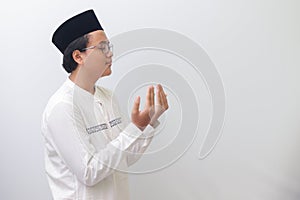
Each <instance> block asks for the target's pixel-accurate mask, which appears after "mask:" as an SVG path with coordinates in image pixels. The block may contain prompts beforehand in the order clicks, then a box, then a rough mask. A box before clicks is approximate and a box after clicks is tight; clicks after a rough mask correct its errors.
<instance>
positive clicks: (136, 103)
mask: <svg viewBox="0 0 300 200" xmlns="http://www.w3.org/2000/svg"><path fill="white" fill-rule="evenodd" d="M140 100H141V98H140V96H137V97H136V98H135V101H134V105H133V108H132V113H138V112H139V109H140Z"/></svg>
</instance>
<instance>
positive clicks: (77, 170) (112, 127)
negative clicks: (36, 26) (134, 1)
mask: <svg viewBox="0 0 300 200" xmlns="http://www.w3.org/2000/svg"><path fill="white" fill-rule="evenodd" d="M52 42H53V43H54V44H55V46H56V47H57V48H58V49H59V50H60V51H61V52H62V53H63V55H64V58H63V67H64V68H65V70H66V71H67V72H68V73H70V76H69V77H68V78H67V80H66V81H65V83H64V84H63V85H62V86H61V87H60V88H59V89H58V90H57V92H56V93H55V94H54V95H53V96H52V97H51V98H50V100H49V102H48V104H47V106H46V108H45V111H44V113H43V119H42V133H43V136H44V139H45V166H46V174H47V178H48V182H49V185H50V189H51V191H52V194H53V198H54V199H81V200H85V199H93V200H128V199H129V193H128V192H129V191H128V190H129V189H128V179H127V175H126V173H124V171H126V168H127V167H128V166H130V165H132V164H133V163H135V162H136V161H137V160H138V159H139V158H140V156H141V154H142V153H143V152H144V151H145V150H146V148H147V147H148V146H149V144H150V143H151V140H152V136H153V134H154V132H155V129H156V127H157V126H158V125H159V122H158V121H157V119H158V118H159V117H160V116H161V115H162V114H163V112H164V111H165V110H167V109H168V102H167V98H166V94H165V93H164V91H163V88H162V87H161V85H157V92H156V95H155V96H156V101H157V102H156V103H155V102H154V87H153V86H150V87H149V88H148V91H147V94H146V105H145V108H144V109H143V110H142V111H140V110H139V107H140V97H137V98H136V100H135V102H134V105H133V109H132V113H131V120H126V117H124V116H122V113H121V111H120V109H119V107H118V103H117V102H116V100H115V99H114V98H113V95H112V92H111V91H109V90H108V89H105V88H103V87H99V86H95V83H96V81H97V80H98V79H99V78H101V77H103V76H108V75H110V74H111V64H112V56H113V54H112V51H111V50H112V49H111V48H112V46H111V44H110V43H109V41H108V39H107V37H106V35H105V33H104V31H103V28H102V26H101V25H100V23H99V21H98V19H97V17H96V15H95V13H94V12H93V10H88V11H85V12H83V13H80V14H78V15H76V16H74V17H72V18H70V19H69V20H67V21H66V22H64V23H63V24H62V25H61V26H60V27H59V28H58V29H57V30H56V31H55V33H54V34H53V38H52Z"/></svg>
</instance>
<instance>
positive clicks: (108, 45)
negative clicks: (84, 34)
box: [81, 41, 113, 56]
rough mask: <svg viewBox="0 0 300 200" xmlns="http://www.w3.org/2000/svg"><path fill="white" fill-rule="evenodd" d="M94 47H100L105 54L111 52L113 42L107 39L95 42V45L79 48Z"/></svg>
mask: <svg viewBox="0 0 300 200" xmlns="http://www.w3.org/2000/svg"><path fill="white" fill-rule="evenodd" d="M96 47H97V48H98V49H100V50H101V51H102V53H103V54H104V55H105V56H107V55H108V54H109V52H113V44H111V43H110V42H109V41H102V42H100V43H99V44H97V45H96V46H90V47H86V48H84V49H81V51H86V50H88V49H94V48H96Z"/></svg>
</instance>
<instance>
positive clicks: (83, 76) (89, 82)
mask: <svg viewBox="0 0 300 200" xmlns="http://www.w3.org/2000/svg"><path fill="white" fill-rule="evenodd" d="M69 78H70V80H71V81H73V82H74V83H75V84H76V85H77V86H79V87H81V88H82V89H84V90H86V91H88V92H89V93H91V94H92V95H94V94H95V83H96V81H97V80H98V79H97V78H96V77H91V75H90V74H88V73H86V72H84V70H80V68H77V69H76V70H75V71H73V72H72V73H71V75H70V76H69Z"/></svg>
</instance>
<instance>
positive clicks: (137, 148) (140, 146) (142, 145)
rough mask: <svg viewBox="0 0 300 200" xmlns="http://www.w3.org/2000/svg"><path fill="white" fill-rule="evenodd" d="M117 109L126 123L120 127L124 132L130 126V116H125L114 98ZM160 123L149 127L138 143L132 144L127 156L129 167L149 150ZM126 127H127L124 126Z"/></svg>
mask: <svg viewBox="0 0 300 200" xmlns="http://www.w3.org/2000/svg"><path fill="white" fill-rule="evenodd" d="M113 101H114V106H115V107H116V108H115V109H118V110H117V112H118V113H120V114H121V116H122V119H123V121H124V124H123V127H120V129H121V130H124V127H126V125H127V124H130V120H129V118H128V116H125V115H124V113H123V112H122V110H121V109H120V105H119V103H118V100H117V99H116V98H113ZM159 124H160V122H159V121H158V120H157V121H156V122H155V123H154V125H153V127H152V126H151V125H148V126H147V127H146V128H145V129H144V131H143V133H142V134H141V135H140V136H139V137H138V138H137V140H136V142H134V143H133V144H131V145H130V146H129V147H128V149H127V152H128V154H127V156H126V162H127V166H128V167H129V166H131V165H133V164H134V163H136V162H137V161H138V160H139V159H140V158H141V157H142V155H143V153H144V152H145V151H146V150H147V148H148V147H149V145H150V144H151V142H152V140H153V137H154V134H155V131H156V130H157V127H158V126H159ZM124 125H125V126H124Z"/></svg>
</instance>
